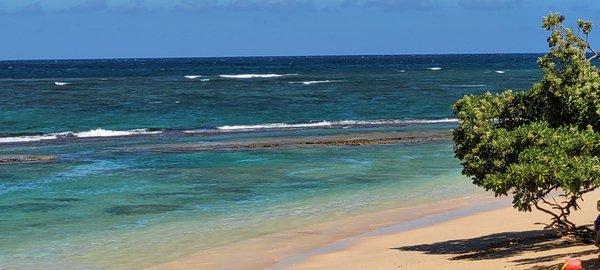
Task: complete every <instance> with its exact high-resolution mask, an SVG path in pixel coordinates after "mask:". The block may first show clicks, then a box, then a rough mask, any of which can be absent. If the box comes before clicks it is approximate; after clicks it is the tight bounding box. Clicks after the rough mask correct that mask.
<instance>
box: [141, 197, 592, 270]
mask: <svg viewBox="0 0 600 270" xmlns="http://www.w3.org/2000/svg"><path fill="white" fill-rule="evenodd" d="M599 197H600V192H594V193H591V194H588V195H587V196H586V197H585V198H584V199H585V201H584V202H582V204H581V206H582V209H581V211H578V212H577V213H575V214H574V215H573V220H575V221H577V222H578V223H579V224H590V223H592V222H593V220H594V218H595V217H596V215H597V211H596V209H595V202H596V198H599ZM509 205H510V203H509V201H508V200H506V199H497V198H491V197H489V196H480V197H470V198H461V199H455V200H449V201H443V202H439V203H432V204H424V205H418V206H414V207H406V208H399V209H392V210H386V211H380V212H377V213H370V214H365V215H360V216H356V217H350V218H344V219H342V220H336V221H332V222H327V223H323V224H317V225H314V226H309V227H305V228H299V229H296V230H291V231H287V232H283V233H277V234H271V235H265V236H263V237H259V238H256V239H251V240H247V241H242V242H239V243H235V244H231V245H226V246H222V247H218V248H214V249H210V250H205V251H201V252H198V253H196V254H192V255H190V256H186V257H184V258H181V259H178V260H175V261H171V262H168V263H165V264H161V265H157V266H154V267H152V268H150V269H555V268H557V267H558V265H559V264H560V263H561V262H562V261H563V260H564V259H565V258H567V257H569V256H571V257H574V258H579V259H582V260H583V261H584V266H586V267H587V268H586V269H596V268H595V267H598V262H597V260H596V258H597V249H596V248H595V247H594V246H593V245H583V244H579V243H573V242H571V241H569V240H568V239H560V238H559V237H557V235H556V234H555V233H553V232H552V231H549V230H543V225H541V224H539V222H545V221H547V217H546V216H545V215H544V214H542V213H540V212H533V213H520V212H517V211H516V210H514V209H512V208H511V207H510V206H509Z"/></svg>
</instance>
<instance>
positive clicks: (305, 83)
mask: <svg viewBox="0 0 600 270" xmlns="http://www.w3.org/2000/svg"><path fill="white" fill-rule="evenodd" d="M337 82H343V81H341V80H323V81H302V82H289V83H291V84H300V83H301V84H304V85H311V84H317V83H337Z"/></svg>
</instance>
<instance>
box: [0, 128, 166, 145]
mask: <svg viewBox="0 0 600 270" xmlns="http://www.w3.org/2000/svg"><path fill="white" fill-rule="evenodd" d="M160 133H162V131H149V130H147V129H132V130H107V129H101V128H98V129H94V130H88V131H82V132H71V131H67V132H59V133H48V134H43V135H27V136H16V137H0V143H19V142H39V141H47V140H57V139H61V138H99V137H123V136H134V135H152V134H160Z"/></svg>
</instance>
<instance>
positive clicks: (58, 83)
mask: <svg viewBox="0 0 600 270" xmlns="http://www.w3.org/2000/svg"><path fill="white" fill-rule="evenodd" d="M54 85H56V86H65V85H69V83H66V82H54Z"/></svg>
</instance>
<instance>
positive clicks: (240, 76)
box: [219, 74, 298, 79]
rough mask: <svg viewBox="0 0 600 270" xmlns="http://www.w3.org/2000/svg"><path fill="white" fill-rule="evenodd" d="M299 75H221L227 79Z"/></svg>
mask: <svg viewBox="0 0 600 270" xmlns="http://www.w3.org/2000/svg"><path fill="white" fill-rule="evenodd" d="M297 75H298V74H231V75H227V74H224V75H219V77H221V78H226V79H254V78H278V77H284V76H297Z"/></svg>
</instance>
